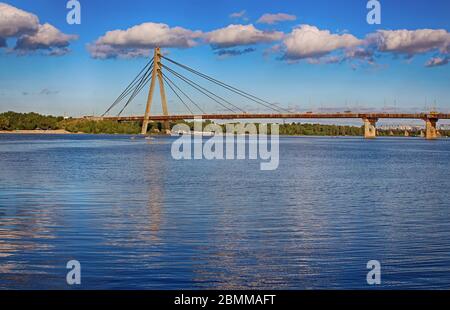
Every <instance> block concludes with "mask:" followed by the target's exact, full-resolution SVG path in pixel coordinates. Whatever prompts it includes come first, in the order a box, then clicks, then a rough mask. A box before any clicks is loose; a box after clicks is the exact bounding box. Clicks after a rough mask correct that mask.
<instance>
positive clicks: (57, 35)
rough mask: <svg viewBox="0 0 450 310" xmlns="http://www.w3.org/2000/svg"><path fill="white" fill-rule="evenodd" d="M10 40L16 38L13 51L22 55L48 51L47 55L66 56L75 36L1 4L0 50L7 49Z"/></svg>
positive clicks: (29, 14)
mask: <svg viewBox="0 0 450 310" xmlns="http://www.w3.org/2000/svg"><path fill="white" fill-rule="evenodd" d="M8 38H16V39H17V40H16V46H15V47H14V49H13V50H12V51H15V52H17V53H18V54H20V55H24V54H28V53H31V52H36V51H39V50H46V53H44V54H46V55H64V54H66V53H67V52H69V49H68V46H69V45H70V41H72V40H75V39H77V38H78V37H77V36H75V35H67V34H64V33H62V32H61V31H59V30H58V29H57V28H55V27H54V26H52V25H50V24H48V23H45V24H43V25H42V24H40V23H39V18H38V17H37V16H36V15H34V14H32V13H28V12H26V11H23V10H21V9H18V8H16V7H13V6H11V5H8V4H5V3H0V48H1V47H7V41H6V39H8Z"/></svg>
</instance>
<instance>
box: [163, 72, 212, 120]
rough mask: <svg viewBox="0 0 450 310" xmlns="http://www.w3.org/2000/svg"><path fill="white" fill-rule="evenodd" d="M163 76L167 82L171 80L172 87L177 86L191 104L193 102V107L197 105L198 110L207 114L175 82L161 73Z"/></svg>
mask: <svg viewBox="0 0 450 310" xmlns="http://www.w3.org/2000/svg"><path fill="white" fill-rule="evenodd" d="M161 74H162V76H163V77H165V78H166V79H167V80H169V82H170V83H172V86H175V87H176V88H177V89H178V90H179V91H180V92H181V93H182V94H183V95H184V96H185V97H186V98H187V99H189V101H190V102H192V104H193V105H195V106H196V107H197V109H199V110H200V111H201V112H202V113H203V114H206V112H205V111H204V110H203V109H202V108H200V106H199V105H198V104H197V103H196V102H195V101H194V100H192V99H191V97H189V96H188V95H187V94H186V93H185V92H184V91H183V90H182V89H181V88H180V87H178V85H177V84H175V82H174V81H172V80H171V79H170V78H169V77H168V76H167V75H166V74H164V73H163V72H161Z"/></svg>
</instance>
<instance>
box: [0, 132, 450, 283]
mask: <svg viewBox="0 0 450 310" xmlns="http://www.w3.org/2000/svg"><path fill="white" fill-rule="evenodd" d="M173 139H174V138H170V137H158V138H156V139H155V140H145V139H142V138H135V139H130V137H129V136H87V135H86V136H85V135H73V136H72V135H69V136H40V135H39V136H36V135H33V136H26V135H0V288H23V289H40V288H43V289H68V288H71V287H68V286H67V284H66V282H65V276H66V272H67V270H66V269H65V265H66V262H67V261H69V260H71V259H77V260H79V261H80V262H81V266H82V288H112V289H115V288H130V289H131V288H143V289H178V288H183V289H189V288H216V289H241V288H299V289H305V288H367V286H366V273H367V269H366V263H367V261H369V260H372V259H376V260H379V261H380V262H381V264H382V286H381V287H382V288H450V273H449V271H450V270H449V266H450V211H449V209H448V207H449V201H450V194H449V189H450V180H449V178H448V175H449V172H450V167H449V164H448V163H449V159H450V142H449V141H447V140H439V141H424V140H421V139H414V138H410V139H405V138H403V139H397V138H384V139H383V138H380V139H377V140H375V141H365V140H363V139H360V138H309V137H301V138H293V137H292V138H282V139H281V140H280V156H281V158H280V166H279V168H278V170H275V171H260V169H259V162H257V161H248V160H236V161H206V160H192V161H175V160H172V159H171V156H170V143H171V142H172V141H173Z"/></svg>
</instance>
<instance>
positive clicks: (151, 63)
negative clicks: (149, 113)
mask: <svg viewBox="0 0 450 310" xmlns="http://www.w3.org/2000/svg"><path fill="white" fill-rule="evenodd" d="M152 66H153V59H152V60H150V61H149V62H148V63H147V64H146V65H145V66H144V68H142V70H141V71H140V72H139V73H138V75H136V77H135V78H134V79H133V81H131V83H130V84H128V86H127V87H126V88H125V90H124V91H123V92H122V93H121V94H120V95H119V97H117V98H116V100H114V102H113V104H112V105H111V106H110V107H109V108H108V109H107V110H106V112H105V113H103V114H102V117H103V116H105V115H106V114H108V112H109V111H111V109H112V108H114V107H115V106H116V105H117V104H118V103H120V101H122V100H123V98H125V97H126V96H128V95H129V94H130V92H131V90H132V89H133V87H134V86H135V85H136V83H137V82H138V81H139V77H140V76H141V75H142V73H143V72H144V71H145V69H146V68H148V69H147V71H145V73H144V74H143V75H145V74H146V73H147V72H148V71H149V70H151V68H152Z"/></svg>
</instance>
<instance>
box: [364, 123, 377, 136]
mask: <svg viewBox="0 0 450 310" xmlns="http://www.w3.org/2000/svg"><path fill="white" fill-rule="evenodd" d="M363 121H364V138H366V139H373V138H376V136H377V127H376V123H377V121H378V118H363Z"/></svg>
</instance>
